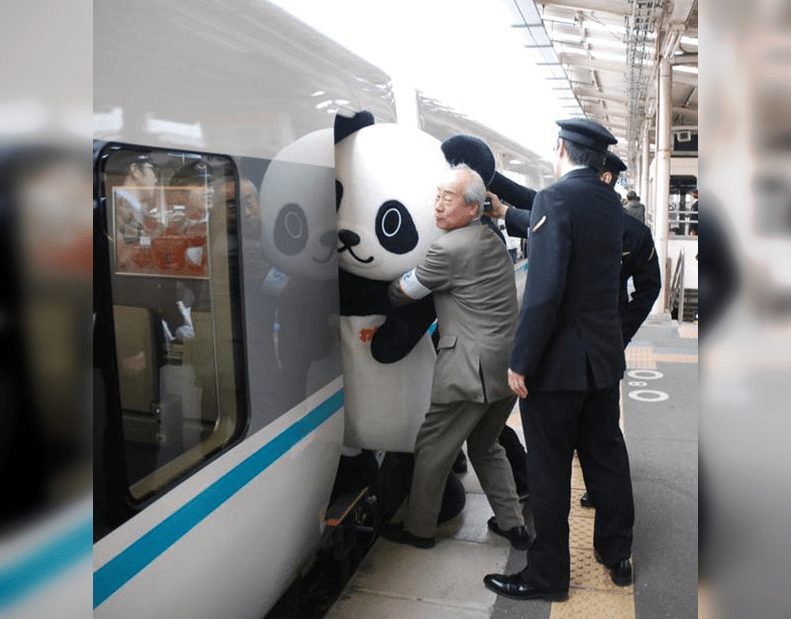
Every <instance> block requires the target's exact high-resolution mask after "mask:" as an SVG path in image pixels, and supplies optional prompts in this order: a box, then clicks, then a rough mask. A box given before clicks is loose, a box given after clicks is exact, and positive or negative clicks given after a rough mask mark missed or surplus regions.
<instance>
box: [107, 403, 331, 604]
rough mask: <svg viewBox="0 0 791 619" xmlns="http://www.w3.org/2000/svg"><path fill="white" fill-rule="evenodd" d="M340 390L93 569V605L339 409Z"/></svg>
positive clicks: (139, 570) (138, 571) (144, 566)
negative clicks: (108, 559) (107, 560)
mask: <svg viewBox="0 0 791 619" xmlns="http://www.w3.org/2000/svg"><path fill="white" fill-rule="evenodd" d="M342 405H343V389H340V390H338V391H337V392H335V393H334V394H333V395H332V396H330V397H329V398H328V399H327V400H325V401H324V402H322V403H321V404H319V406H317V407H316V408H315V409H313V410H312V411H310V412H309V413H308V414H307V415H305V416H304V417H302V418H301V419H300V420H299V421H297V422H296V423H294V424H293V425H292V426H290V427H289V428H287V429H286V430H284V431H283V432H281V433H280V434H278V435H277V436H276V437H275V438H274V439H272V440H271V441H270V442H268V443H267V444H266V445H264V446H263V447H261V448H260V449H259V450H258V451H256V452H255V453H254V454H252V455H251V456H249V457H248V458H247V459H245V460H243V461H242V462H240V463H239V464H237V465H236V466H235V467H234V468H233V469H231V470H230V471H228V472H227V473H226V474H225V475H223V476H222V477H220V479H218V480H217V481H215V482H214V483H213V484H211V485H210V486H209V487H208V488H206V489H205V490H203V491H202V492H201V493H200V494H199V495H198V496H196V497H195V498H193V499H192V500H190V501H189V502H188V503H185V504H184V505H183V506H182V507H180V508H179V509H178V510H176V511H175V512H174V513H173V514H171V515H170V516H168V517H167V518H165V520H163V521H162V522H160V523H159V524H158V525H156V526H155V527H154V528H153V529H151V530H150V531H148V532H147V533H146V534H144V535H143V536H142V537H140V538H139V539H138V540H136V541H135V542H133V543H132V544H131V545H130V546H128V547H127V548H125V549H124V550H123V551H121V552H120V553H119V554H118V555H116V556H115V557H113V558H112V559H111V560H110V561H109V562H107V563H106V564H105V565H103V566H102V567H100V568H99V569H98V570H96V571H95V572H94V573H93V607H94V608H96V607H97V606H99V605H100V604H101V603H102V602H104V601H105V600H106V599H107V598H109V597H110V596H111V595H113V593H115V592H116V591H118V590H119V589H120V588H121V587H123V586H124V585H125V584H126V583H127V582H129V581H130V580H131V579H132V578H134V577H135V576H136V575H137V574H138V573H140V572H141V571H142V570H143V569H145V568H146V567H147V566H148V565H149V564H150V563H151V562H152V561H154V560H155V559H156V558H157V557H159V556H160V555H161V554H162V553H164V552H165V551H166V550H167V549H168V548H170V547H171V546H172V545H173V544H175V543H176V542H177V541H178V540H179V539H181V538H182V537H183V536H184V535H186V534H187V533H188V532H189V531H190V530H191V529H192V528H193V527H195V526H196V525H197V524H198V523H200V522H201V521H202V520H203V519H204V518H206V517H207V516H208V515H209V514H211V513H212V512H213V511H214V510H216V509H217V508H218V507H220V505H222V504H223V503H224V502H225V501H227V500H228V499H230V498H231V497H232V496H233V495H234V494H236V493H237V492H239V490H241V489H242V488H243V487H244V486H245V485H247V484H248V483H249V482H251V481H252V480H253V479H254V478H255V477H256V476H258V475H259V474H260V473H261V472H262V471H264V470H265V469H266V468H267V467H269V466H270V465H271V464H272V463H274V462H275V461H277V460H278V458H280V457H281V456H282V455H284V454H285V453H286V452H287V451H288V450H289V449H291V448H292V447H293V446H294V445H296V444H297V443H298V442H299V441H301V440H302V439H303V438H305V437H306V436H308V434H310V433H311V432H313V431H314V430H315V429H316V428H318V427H319V426H320V425H321V424H322V423H324V422H325V421H326V420H327V419H329V418H330V417H331V416H332V415H333V414H334V413H336V412H337V411H338V410H340V408H341V406H342Z"/></svg>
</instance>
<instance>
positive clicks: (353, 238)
mask: <svg viewBox="0 0 791 619" xmlns="http://www.w3.org/2000/svg"><path fill="white" fill-rule="evenodd" d="M338 238H339V239H340V240H341V243H343V244H344V245H345V246H346V247H354V246H355V245H359V244H360V236H359V235H358V234H355V233H354V232H352V231H351V230H338Z"/></svg>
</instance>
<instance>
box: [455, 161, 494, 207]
mask: <svg viewBox="0 0 791 619" xmlns="http://www.w3.org/2000/svg"><path fill="white" fill-rule="evenodd" d="M451 169H452V170H454V171H456V170H462V171H465V172H467V179H468V181H467V186H466V188H465V190H464V203H465V204H466V205H467V206H472V205H473V204H477V205H478V214H479V215H480V214H481V212H482V209H483V201H484V200H485V199H486V185H484V184H483V179H482V178H481V175H480V174H478V173H477V172H476V171H475V170H473V169H472V168H471V167H470V166H468V165H467V164H466V163H459V164H456V165H454V166H453V167H452V168H451Z"/></svg>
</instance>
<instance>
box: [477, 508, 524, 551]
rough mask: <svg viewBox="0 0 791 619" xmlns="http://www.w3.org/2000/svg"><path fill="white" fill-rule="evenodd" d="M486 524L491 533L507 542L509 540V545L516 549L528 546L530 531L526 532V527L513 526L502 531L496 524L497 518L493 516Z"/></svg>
mask: <svg viewBox="0 0 791 619" xmlns="http://www.w3.org/2000/svg"><path fill="white" fill-rule="evenodd" d="M486 524H487V525H488V527H489V530H490V531H491V532H492V533H495V534H496V535H500V536H501V537H504V538H505V539H507V540H508V541H509V542H511V546H512V547H513V548H515V549H516V550H527V549H528V548H530V533H528V532H527V528H525V527H514V528H512V529H509V530H508V531H503V530H502V529H501V528H500V527H499V526H497V519H496V518H495V517H494V516H492V517H491V518H489V521H488V522H487V523H486Z"/></svg>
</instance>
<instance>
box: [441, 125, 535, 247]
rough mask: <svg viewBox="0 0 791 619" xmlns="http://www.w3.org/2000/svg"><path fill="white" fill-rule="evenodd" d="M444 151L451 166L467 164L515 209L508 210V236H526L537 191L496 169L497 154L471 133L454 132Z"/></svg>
mask: <svg viewBox="0 0 791 619" xmlns="http://www.w3.org/2000/svg"><path fill="white" fill-rule="evenodd" d="M442 152H443V153H445V158H446V159H447V160H448V163H450V164H451V165H456V164H459V163H466V164H467V165H468V166H470V167H471V168H472V169H473V170H475V171H476V172H477V173H478V174H480V176H481V178H482V179H483V182H484V184H485V185H486V189H487V190H489V191H491V192H492V193H494V194H496V195H497V196H498V197H499V198H500V199H501V200H504V201H505V202H507V203H508V204H510V205H511V206H514V207H516V209H518V210H515V209H508V210H507V211H506V215H505V226H506V230H507V231H508V234H509V236H519V237H527V228H528V227H529V225H530V210H531V209H532V208H533V199H534V198H535V197H536V192H535V191H534V190H533V189H530V188H528V187H524V186H522V185H520V184H519V183H516V182H514V181H512V180H511V179H509V178H508V177H506V176H503V175H502V174H500V173H499V172H497V171H496V170H495V162H494V155H493V154H492V151H491V150H490V149H489V147H488V146H487V145H486V143H485V142H484V141H483V140H480V139H479V138H476V137H473V136H470V135H454V136H453V137H451V138H448V139H447V140H445V141H444V142H443V143H442Z"/></svg>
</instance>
